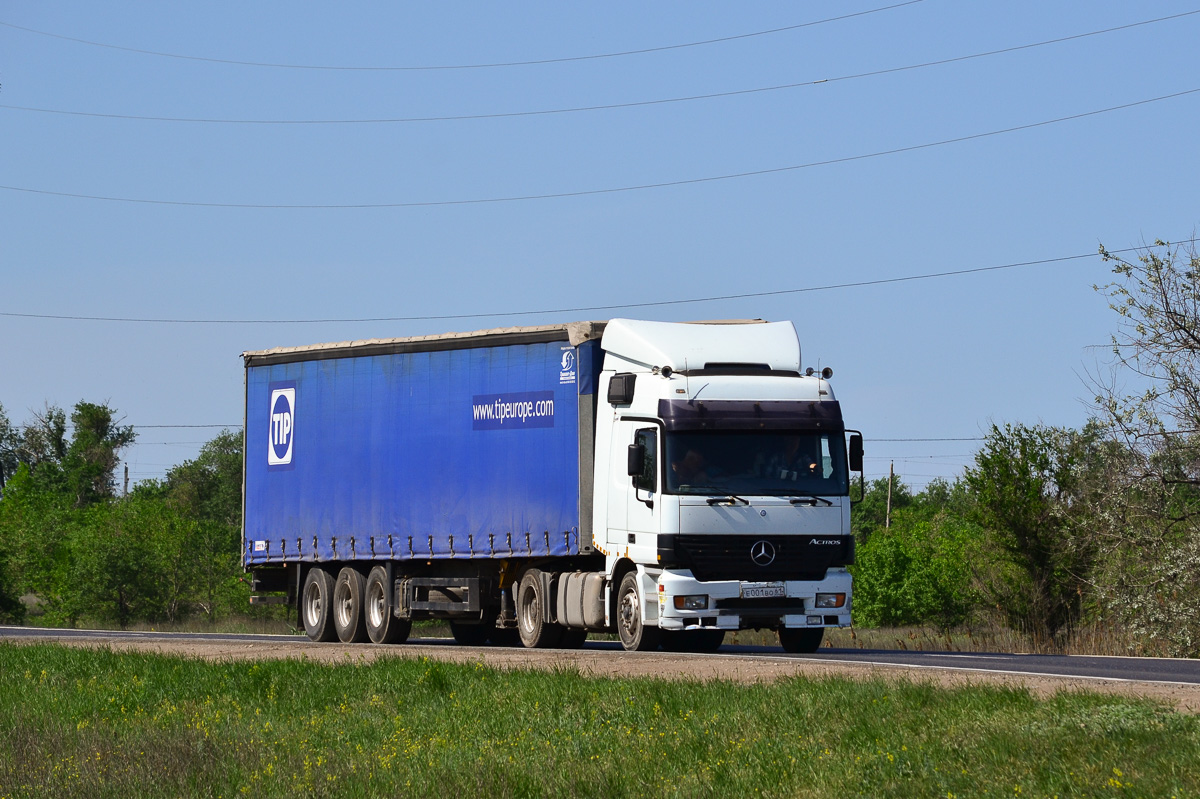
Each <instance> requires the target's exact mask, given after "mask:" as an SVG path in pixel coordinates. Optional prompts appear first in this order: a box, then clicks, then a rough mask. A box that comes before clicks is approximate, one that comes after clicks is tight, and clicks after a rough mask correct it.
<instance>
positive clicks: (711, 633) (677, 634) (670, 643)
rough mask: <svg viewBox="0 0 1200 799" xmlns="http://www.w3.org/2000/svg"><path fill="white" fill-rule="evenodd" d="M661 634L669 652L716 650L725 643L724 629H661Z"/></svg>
mask: <svg viewBox="0 0 1200 799" xmlns="http://www.w3.org/2000/svg"><path fill="white" fill-rule="evenodd" d="M660 635H661V636H662V648H663V649H665V650H667V651H668V652H700V653H705V652H716V651H717V650H718V649H720V648H721V644H723V643H725V631H724V630H687V631H684V630H661V631H660Z"/></svg>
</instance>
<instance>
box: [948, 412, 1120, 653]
mask: <svg viewBox="0 0 1200 799" xmlns="http://www.w3.org/2000/svg"><path fill="white" fill-rule="evenodd" d="M1105 455H1106V451H1105V447H1104V444H1103V441H1102V436H1101V434H1100V429H1099V428H1098V427H1097V426H1095V425H1090V426H1089V427H1088V428H1087V429H1085V430H1084V431H1082V432H1080V431H1075V430H1066V429H1062V428H1055V427H1043V426H1041V425H1037V426H1032V427H1030V426H1026V425H1020V424H1018V425H1005V426H1004V427H1003V428H1001V427H998V426H996V425H992V428H991V430H990V431H989V432H988V434H987V436H986V437H985V439H984V444H983V447H982V448H981V449H980V450H979V452H977V453H976V455H975V465H974V466H973V467H970V468H968V469H967V471H966V474H965V477H964V481H965V483H966V485H967V487H968V488H969V489H970V490H971V493H972V494H973V499H974V506H973V511H972V516H973V519H974V521H975V522H976V523H978V524H979V525H980V527H982V528H983V530H984V531H985V539H986V541H987V542H988V543H989V544H990V549H991V552H990V555H991V556H992V557H991V560H990V562H991V564H992V570H991V572H990V573H986V574H984V575H982V577H983V587H984V590H985V592H986V594H987V595H988V598H989V600H990V601H991V602H992V603H993V604H994V605H995V606H996V607H997V608H998V609H999V610H1000V611H1001V612H1002V613H1003V614H1004V616H1005V618H1006V620H1007V621H1008V623H1009V624H1011V625H1012V626H1013V627H1015V628H1017V629H1020V630H1023V631H1025V632H1027V633H1029V634H1030V635H1032V636H1033V637H1034V640H1035V641H1037V642H1039V643H1041V644H1043V645H1048V644H1053V643H1054V641H1055V639H1056V637H1057V636H1058V635H1059V633H1060V632H1063V631H1066V632H1068V633H1069V632H1070V630H1071V629H1072V628H1073V627H1074V625H1075V624H1076V623H1077V622H1078V621H1079V619H1080V616H1081V613H1082V609H1083V603H1084V596H1085V593H1086V592H1088V591H1089V589H1090V586H1091V578H1092V575H1093V570H1094V568H1095V566H1096V562H1097V558H1098V554H1099V541H1098V540H1097V537H1096V536H1095V535H1094V534H1093V526H1094V519H1093V511H1094V508H1095V502H1096V491H1097V486H1099V485H1102V483H1098V482H1097V481H1096V480H1095V479H1094V478H1093V475H1095V474H1097V470H1099V469H1101V467H1102V466H1103V464H1104V463H1105Z"/></svg>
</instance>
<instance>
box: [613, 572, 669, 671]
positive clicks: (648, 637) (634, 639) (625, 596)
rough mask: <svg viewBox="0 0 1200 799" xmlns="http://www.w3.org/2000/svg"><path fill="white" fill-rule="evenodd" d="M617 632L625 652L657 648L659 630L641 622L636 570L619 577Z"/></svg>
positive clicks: (640, 604) (640, 602) (640, 603)
mask: <svg viewBox="0 0 1200 799" xmlns="http://www.w3.org/2000/svg"><path fill="white" fill-rule="evenodd" d="M617 633H618V634H619V635H620V636H621V646H623V647H625V650H626V651H627V652H648V651H651V650H654V649H658V642H659V630H658V628H657V627H647V626H646V625H644V624H642V600H641V598H640V596H639V595H638V587H637V572H629V573H628V574H626V575H625V576H624V577H622V578H621V589H620V590H619V591H618V592H617Z"/></svg>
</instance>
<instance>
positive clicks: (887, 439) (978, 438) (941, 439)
mask: <svg viewBox="0 0 1200 799" xmlns="http://www.w3.org/2000/svg"><path fill="white" fill-rule="evenodd" d="M869 440H870V441H879V442H888V443H897V442H909V441H922V442H925V441H983V440H984V439H983V437H982V436H974V437H972V438H872V439H869ZM938 457H943V456H938Z"/></svg>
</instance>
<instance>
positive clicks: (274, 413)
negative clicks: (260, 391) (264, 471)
mask: <svg viewBox="0 0 1200 799" xmlns="http://www.w3.org/2000/svg"><path fill="white" fill-rule="evenodd" d="M270 407H271V419H270V427H269V428H268V429H269V430H270V434H271V435H270V442H269V444H268V446H267V465H268V466H287V465H289V464H291V462H292V450H293V444H294V443H295V441H296V387H295V386H291V387H289V388H275V389H272V390H271V406H270Z"/></svg>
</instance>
